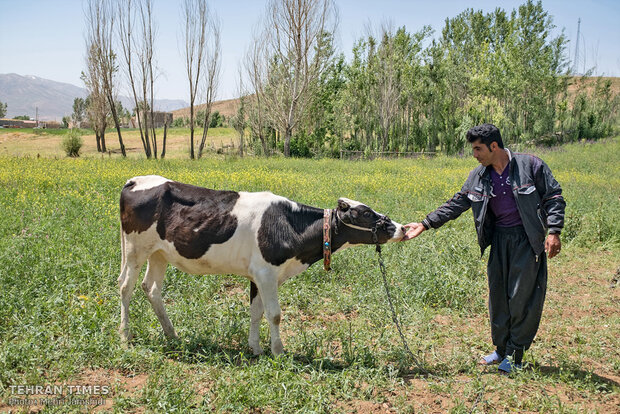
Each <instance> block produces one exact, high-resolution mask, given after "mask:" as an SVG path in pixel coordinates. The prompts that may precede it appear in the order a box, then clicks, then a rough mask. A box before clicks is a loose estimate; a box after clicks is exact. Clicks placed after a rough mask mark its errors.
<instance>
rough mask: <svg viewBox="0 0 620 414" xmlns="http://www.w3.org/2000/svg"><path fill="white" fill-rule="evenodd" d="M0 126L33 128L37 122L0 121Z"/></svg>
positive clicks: (19, 120)
mask: <svg viewBox="0 0 620 414" xmlns="http://www.w3.org/2000/svg"><path fill="white" fill-rule="evenodd" d="M0 126H2V127H4V128H34V127H36V126H37V121H26V120H23V119H0Z"/></svg>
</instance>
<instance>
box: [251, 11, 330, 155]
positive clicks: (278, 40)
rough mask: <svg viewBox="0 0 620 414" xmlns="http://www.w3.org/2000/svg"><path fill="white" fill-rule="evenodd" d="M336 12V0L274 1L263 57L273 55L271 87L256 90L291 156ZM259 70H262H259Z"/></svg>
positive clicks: (323, 61) (269, 76)
mask: <svg viewBox="0 0 620 414" xmlns="http://www.w3.org/2000/svg"><path fill="white" fill-rule="evenodd" d="M337 21H338V19H337V11H336V7H335V4H334V2H333V1H332V0H270V1H269V3H268V6H267V12H266V18H265V25H264V31H263V38H262V39H256V40H255V42H260V41H262V42H264V43H265V49H264V53H262V56H261V58H263V59H264V58H267V59H268V62H269V63H268V65H267V71H266V77H265V78H264V79H263V81H265V82H266V86H264V87H261V88H260V89H259V90H256V91H255V93H260V95H261V96H260V99H261V101H262V103H264V106H263V109H265V110H267V111H266V115H267V118H268V119H269V121H270V123H271V124H272V125H273V127H274V128H275V129H277V130H278V131H279V132H280V134H282V135H283V136H284V155H285V156H287V157H288V156H290V142H291V137H292V134H293V130H294V129H295V128H296V127H297V126H298V124H299V122H300V121H301V119H302V118H303V115H304V114H305V111H306V109H307V107H308V106H309V105H310V103H311V99H312V95H313V91H314V90H315V88H316V87H317V82H318V80H319V77H320V76H321V74H322V73H323V71H324V70H325V68H326V66H327V62H328V58H329V57H328V56H326V54H325V53H324V52H325V49H324V47H325V46H326V45H325V44H324V42H321V40H322V38H323V36H324V35H325V34H326V33H327V34H333V33H334V32H335V29H336V26H337ZM259 75H260V74H259Z"/></svg>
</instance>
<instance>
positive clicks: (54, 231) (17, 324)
mask: <svg viewBox="0 0 620 414" xmlns="http://www.w3.org/2000/svg"><path fill="white" fill-rule="evenodd" d="M619 142H620V141H619V140H618V139H614V140H609V141H606V142H604V143H597V144H576V145H570V146H566V147H563V148H561V149H560V150H556V151H545V152H543V153H541V154H540V155H541V156H542V157H543V158H544V160H545V161H546V162H547V163H548V164H549V165H550V166H551V168H552V170H553V171H554V173H555V176H556V178H557V179H558V180H559V181H560V183H561V184H562V186H563V188H564V195H565V198H566V200H567V203H568V208H567V225H566V231H565V232H564V233H563V242H564V244H565V248H564V249H563V252H562V255H561V256H560V257H558V259H557V260H556V259H554V260H552V261H551V265H550V266H551V268H550V279H549V293H548V299H547V304H546V309H545V314H544V316H543V322H542V325H541V330H540V333H539V336H538V338H537V341H536V342H535V344H534V346H533V348H532V351H531V352H530V353H528V354H527V360H528V362H529V363H530V367H532V368H531V369H528V370H526V371H525V372H523V373H521V374H520V375H517V376H516V377H515V378H503V377H499V376H497V375H496V374H495V373H493V371H492V370H491V369H489V370H485V369H480V368H479V367H477V366H476V365H475V361H476V357H477V356H478V355H480V354H482V353H483V352H487V351H489V350H490V349H491V344H490V333H489V329H488V321H487V316H486V315H487V309H486V276H485V267H486V261H485V259H486V257H485V258H483V259H480V253H479V249H478V247H477V245H476V243H475V232H474V229H473V223H472V218H471V213H466V214H464V215H463V216H462V217H460V218H459V219H457V220H456V221H454V222H451V223H449V224H447V225H446V226H444V227H442V228H441V229H439V230H437V231H434V232H432V233H431V232H428V233H425V234H424V235H422V236H421V237H420V238H418V239H416V240H414V241H411V242H407V243H402V244H397V245H388V246H386V247H385V248H384V257H385V262H386V265H387V268H388V276H389V279H390V283H391V286H392V292H393V294H394V296H395V303H396V307H397V309H398V312H399V315H400V317H401V320H402V323H403V326H404V331H405V335H406V337H407V339H408V341H409V346H410V348H411V349H412V350H414V352H418V358H419V359H420V360H421V361H422V362H423V364H424V366H425V368H426V369H427V370H429V371H430V372H432V373H433V374H434V375H435V377H427V376H424V375H422V373H420V372H419V371H417V370H416V368H415V365H414V364H413V363H412V361H410V360H409V359H408V357H407V356H406V354H405V353H404V352H403V350H402V346H401V344H400V343H399V337H398V334H397V332H396V330H395V328H394V326H393V325H392V322H391V319H390V314H389V312H388V307H387V304H386V299H385V294H384V291H383V286H382V282H381V276H380V273H379V271H378V266H377V262H376V254H375V253H374V248H372V247H371V246H362V247H355V248H351V249H349V250H346V251H344V252H341V253H337V254H336V255H335V256H334V257H333V259H332V260H333V270H332V271H331V272H329V273H326V272H324V271H323V270H322V266H321V264H320V263H317V264H315V265H313V266H312V267H311V268H310V269H309V270H308V271H306V272H304V273H303V274H301V275H299V276H297V277H295V278H293V279H291V280H290V281H288V282H287V283H285V284H284V285H283V286H282V288H281V289H280V301H281V305H282V308H283V321H282V337H283V341H284V346H285V349H286V351H287V353H286V354H285V355H284V356H281V357H278V358H274V357H273V356H272V355H270V354H267V355H264V356H261V357H259V358H254V357H251V356H250V354H251V351H250V349H249V348H248V346H247V335H248V329H249V310H248V293H249V284H248V282H247V281H246V280H245V279H242V278H238V277H235V276H230V275H224V276H192V275H187V274H184V273H182V272H180V271H178V270H176V269H174V268H169V269H168V271H167V276H166V281H165V285H164V301H165V303H166V307H167V311H168V313H169V316H170V318H171V320H172V321H173V323H174V325H175V328H176V329H177V332H178V333H179V336H180V338H181V339H180V341H169V340H167V339H166V338H165V337H164V336H163V334H162V331H161V327H160V326H159V323H158V321H157V318H156V317H155V315H154V313H153V311H152V309H151V307H150V305H149V303H148V301H147V300H146V298H145V295H144V293H143V292H142V291H141V289H140V288H139V287H138V288H137V289H136V292H135V294H134V298H133V301H132V306H131V318H130V324H131V327H132V329H133V331H134V334H135V340H134V343H133V344H132V345H131V346H130V347H129V348H128V349H125V348H123V347H122V346H121V343H120V341H119V337H118V334H117V327H118V323H119V297H118V289H117V286H116V279H117V277H118V273H119V263H120V246H119V244H120V243H119V235H118V231H119V224H118V197H119V193H120V189H121V188H122V186H123V185H124V183H125V181H126V180H127V179H128V178H130V177H132V176H135V175H140V174H161V175H164V176H166V177H168V178H171V179H176V180H180V181H184V182H188V183H192V184H196V185H202V186H206V187H210V188H217V189H234V190H245V191H262V190H270V191H272V192H274V193H276V194H280V195H283V196H286V197H289V198H291V199H294V200H296V201H299V202H302V203H306V204H311V205H315V206H319V207H325V208H327V207H334V206H335V204H336V200H337V199H338V197H341V196H344V197H349V198H353V199H357V200H360V201H364V202H366V203H368V204H369V205H370V206H372V207H374V208H375V209H376V210H378V211H380V212H384V213H387V214H389V215H390V217H391V218H393V219H394V220H396V221H399V222H401V223H406V222H408V221H413V220H420V219H422V218H423V217H424V215H425V214H426V213H427V212H428V211H430V210H431V209H433V208H435V207H436V206H437V205H439V204H440V203H441V202H443V201H445V200H446V199H447V198H449V197H450V196H451V195H452V194H453V193H454V192H455V191H457V190H458V189H459V188H460V186H461V185H462V183H463V181H464V180H465V178H466V176H467V172H468V171H469V170H470V169H471V168H473V167H475V165H476V161H475V160H474V159H473V158H471V157H469V158H448V157H439V158H436V159H433V160H398V161H372V162H341V161H337V160H290V159H252V158H247V159H239V158H236V157H224V158H206V159H203V160H200V161H194V162H192V161H189V160H165V161H163V162H162V161H147V160H139V159H128V160H123V159H115V158H112V159H65V158H63V159H58V160H55V159H45V158H41V159H37V158H33V157H31V158H14V157H3V158H0V209H1V211H2V214H1V215H0V265H1V266H0V395H2V396H3V397H4V399H3V401H6V400H7V398H9V397H11V396H12V394H11V389H10V386H11V385H17V384H54V383H64V384H83V385H84V384H86V385H88V384H91V383H100V384H104V385H109V386H110V387H111V389H112V393H111V395H110V396H108V399H109V400H110V403H111V404H113V407H112V406H110V407H109V409H115V410H117V411H121V412H125V411H134V410H141V409H146V410H147V411H154V412H170V411H174V410H177V411H181V412H186V411H204V412H211V411H223V412H250V411H264V412H285V413H288V412H297V411H300V412H352V411H355V410H360V411H363V410H375V411H385V410H386V407H389V408H390V409H393V410H395V411H397V412H414V411H415V412H431V411H452V412H470V411H472V408H474V409H475V411H480V412H483V411H484V412H495V411H502V410H506V411H536V412H581V411H584V410H585V411H591V412H596V411H598V412H611V411H613V410H614V409H617V407H618V402H619V401H620V396H619V391H620V389H619V385H618V382H619V381H620V378H619V376H618V371H620V354H618V352H617V349H619V347H620V340H619V339H618V335H617V333H618V332H619V331H620V316H619V314H618V312H617V309H618V305H620V298H619V296H618V291H617V289H620V287H619V288H615V289H612V288H609V281H610V280H611V277H612V275H613V273H614V272H615V271H616V268H617V266H618V263H620V203H619V201H618V195H619V194H620V165H619V164H618V162H617V160H618V159H620V145H619ZM261 341H262V345H263V347H264V348H265V349H268V348H269V344H268V327H267V324H266V323H265V322H263V324H262V326H261ZM132 378H133V379H134V380H135V381H137V382H138V385H137V386H136V387H135V388H131V387H129V386H128V385H127V384H126V381H131V380H132ZM140 378H142V380H141V381H139V379H140ZM1 404H2V403H1V402H0V410H2V409H7V408H8V407H7V406H6V405H1ZM5 404H6V403H5ZM474 405H475V407H474ZM67 408H68V407H60V408H58V407H57V408H48V410H50V411H52V412H53V411H59V412H64V411H65V410H67ZM75 410H76V411H77V410H78V408H75Z"/></svg>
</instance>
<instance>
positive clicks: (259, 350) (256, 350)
mask: <svg viewBox="0 0 620 414" xmlns="http://www.w3.org/2000/svg"><path fill="white" fill-rule="evenodd" d="M250 348H252V353H253V354H254V356H259V355H263V354H264V353H265V351H264V350H263V347H262V346H260V345H251V344H250Z"/></svg>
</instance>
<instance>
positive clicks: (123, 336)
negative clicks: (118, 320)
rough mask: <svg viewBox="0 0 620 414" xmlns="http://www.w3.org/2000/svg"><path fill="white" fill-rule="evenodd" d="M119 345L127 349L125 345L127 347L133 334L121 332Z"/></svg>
mask: <svg viewBox="0 0 620 414" xmlns="http://www.w3.org/2000/svg"><path fill="white" fill-rule="evenodd" d="M120 334H121V345H122V346H123V347H125V348H126V347H127V345H129V342H131V340H132V339H133V333H131V331H121V333H120Z"/></svg>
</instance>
